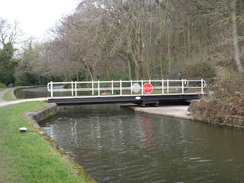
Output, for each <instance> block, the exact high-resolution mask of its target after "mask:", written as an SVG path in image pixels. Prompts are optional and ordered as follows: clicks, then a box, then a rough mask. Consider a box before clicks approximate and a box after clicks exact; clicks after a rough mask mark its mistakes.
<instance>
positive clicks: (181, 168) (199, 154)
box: [41, 104, 244, 183]
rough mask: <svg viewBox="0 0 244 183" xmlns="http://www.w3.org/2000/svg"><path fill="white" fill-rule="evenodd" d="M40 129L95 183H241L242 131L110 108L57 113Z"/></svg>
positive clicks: (65, 109)
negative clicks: (95, 181)
mask: <svg viewBox="0 0 244 183" xmlns="http://www.w3.org/2000/svg"><path fill="white" fill-rule="evenodd" d="M41 126H42V127H43V129H44V130H45V131H46V132H47V133H48V134H49V135H50V136H51V137H52V138H53V139H54V140H55V141H56V142H57V143H58V144H59V145H60V146H61V147H62V148H63V149H64V150H65V151H66V152H67V153H69V154H70V155H71V156H72V157H73V158H74V159H75V160H76V161H77V162H78V163H79V164H80V165H81V166H82V167H84V169H85V170H86V171H87V172H88V173H89V174H90V175H91V176H92V177H93V178H94V179H95V180H97V182H99V183H149V182H151V183H160V182H177V183H179V182H182V183H183V182H243V181H244V174H243V172H244V130H243V129H234V128H228V127H219V126H211V125H207V124H204V123H199V122H194V121H189V120H183V119H176V118H168V117H162V116H156V115H150V114H144V113H135V112H134V111H132V110H129V109H125V108H120V107H119V105H114V104H113V105H87V106H64V107H60V113H59V114H58V115H56V116H54V117H52V118H50V119H48V120H46V121H45V122H43V123H42V124H41Z"/></svg>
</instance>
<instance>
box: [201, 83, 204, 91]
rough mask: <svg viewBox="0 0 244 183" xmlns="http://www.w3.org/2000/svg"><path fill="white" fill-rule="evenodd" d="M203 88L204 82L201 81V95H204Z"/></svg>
mask: <svg viewBox="0 0 244 183" xmlns="http://www.w3.org/2000/svg"><path fill="white" fill-rule="evenodd" d="M203 87H204V80H203V79H201V94H204V91H203Z"/></svg>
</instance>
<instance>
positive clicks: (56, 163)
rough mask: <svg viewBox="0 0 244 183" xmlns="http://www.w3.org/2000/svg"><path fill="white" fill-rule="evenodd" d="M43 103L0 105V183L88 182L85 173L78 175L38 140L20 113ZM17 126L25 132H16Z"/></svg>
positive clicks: (52, 150)
mask: <svg viewBox="0 0 244 183" xmlns="http://www.w3.org/2000/svg"><path fill="white" fill-rule="evenodd" d="M44 105H46V103H44V102H28V103H21V104H17V105H9V106H6V107H1V108H0V116H1V118H0V147H1V151H0V182H10V183H15V182H17V183H78V182H79V183H82V182H92V179H89V177H87V175H86V173H84V174H83V175H81V176H78V175H77V173H76V172H75V170H74V169H73V168H72V166H73V165H72V164H70V163H67V162H66V161H65V160H64V158H62V156H61V155H60V153H58V151H57V150H56V149H54V148H53V147H51V146H50V144H49V142H48V141H46V140H44V139H42V138H41V137H40V136H39V135H38V134H37V133H36V129H34V128H33V126H32V124H31V123H30V122H29V121H28V120H26V118H25V117H24V116H23V113H25V112H27V111H32V110H33V109H36V108H39V107H42V106H44ZM20 127H27V128H28V131H27V133H20V132H19V128H20Z"/></svg>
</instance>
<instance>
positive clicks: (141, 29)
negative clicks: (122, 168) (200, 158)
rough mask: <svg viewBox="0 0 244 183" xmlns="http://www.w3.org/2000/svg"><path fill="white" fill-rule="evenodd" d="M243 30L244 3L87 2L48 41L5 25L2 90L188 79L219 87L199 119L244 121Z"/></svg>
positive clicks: (0, 36) (0, 52) (0, 51)
mask: <svg viewBox="0 0 244 183" xmlns="http://www.w3.org/2000/svg"><path fill="white" fill-rule="evenodd" d="M243 30H244V0H133V1H132V0H89V1H88V0H80V2H79V4H78V6H77V8H76V10H75V11H74V12H73V13H72V14H70V15H66V16H64V17H62V18H60V20H59V22H58V23H57V24H56V25H55V26H53V27H52V28H51V29H50V32H49V35H48V39H46V40H43V41H40V40H36V39H34V38H28V39H23V36H22V35H23V33H22V32H21V30H20V28H19V26H18V23H15V24H13V25H12V24H10V23H9V22H8V20H5V19H2V18H1V17H0V85H1V86H4V85H5V86H9V85H10V86H12V85H13V86H18V85H22V86H27V85H45V84H46V83H47V82H49V81H83V80H87V81H90V80H130V79H136V80H137V79H177V78H178V73H179V72H181V73H182V74H183V75H182V78H183V79H191V78H192V79H196V78H204V79H211V80H212V81H214V82H213V83H208V87H207V89H206V95H205V96H204V97H203V98H202V99H201V101H200V104H199V105H198V106H196V107H195V108H196V109H197V112H196V113H197V114H198V116H197V117H199V118H202V119H204V120H205V121H209V119H210V121H211V120H214V118H216V117H218V119H219V118H220V117H221V120H219V121H222V122H223V121H225V120H223V118H222V117H223V116H225V117H226V116H244V82H243V80H244V69H243V64H244V31H243ZM208 91H210V92H208ZM212 91H213V92H212ZM210 93H211V94H210ZM240 120H242V121H243V118H241V119H240ZM241 123H242V122H241ZM242 126H244V122H243V124H242Z"/></svg>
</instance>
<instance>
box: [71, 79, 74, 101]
mask: <svg viewBox="0 0 244 183" xmlns="http://www.w3.org/2000/svg"><path fill="white" fill-rule="evenodd" d="M71 96H72V97H73V96H74V86H73V81H71Z"/></svg>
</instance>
